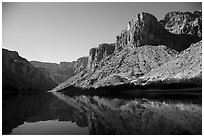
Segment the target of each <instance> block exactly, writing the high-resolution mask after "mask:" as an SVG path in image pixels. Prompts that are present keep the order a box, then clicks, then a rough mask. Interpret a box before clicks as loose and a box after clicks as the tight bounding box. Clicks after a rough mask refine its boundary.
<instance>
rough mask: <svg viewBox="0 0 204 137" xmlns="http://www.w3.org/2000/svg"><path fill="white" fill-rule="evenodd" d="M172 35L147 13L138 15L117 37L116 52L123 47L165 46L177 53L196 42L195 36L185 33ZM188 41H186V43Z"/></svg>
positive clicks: (196, 37) (197, 39)
mask: <svg viewBox="0 0 204 137" xmlns="http://www.w3.org/2000/svg"><path fill="white" fill-rule="evenodd" d="M179 34H181V35H176V34H172V33H170V32H169V31H167V30H166V29H165V28H164V27H163V26H162V24H161V23H160V22H159V21H157V19H156V18H155V17H154V16H153V15H151V14H149V13H144V12H142V13H140V14H138V15H136V16H135V18H134V19H133V20H131V21H130V22H129V23H128V26H127V28H126V29H125V30H123V31H122V33H121V34H120V35H119V36H117V37H116V38H117V40H116V51H121V49H122V48H124V47H127V46H128V47H132V48H134V47H140V46H143V45H146V44H149V45H153V46H157V45H165V46H167V47H169V48H172V49H174V50H177V51H182V50H184V49H186V48H188V47H189V46H190V44H191V43H194V42H198V41H199V40H200V38H199V37H198V36H197V35H187V33H179ZM186 39H188V41H186Z"/></svg>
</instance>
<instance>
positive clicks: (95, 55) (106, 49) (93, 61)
mask: <svg viewBox="0 0 204 137" xmlns="http://www.w3.org/2000/svg"><path fill="white" fill-rule="evenodd" d="M114 50H115V44H113V43H111V44H107V43H103V44H99V46H98V47H97V48H92V49H90V50H89V60H88V69H94V68H95V66H97V64H98V63H99V62H100V61H101V60H102V59H103V58H105V57H107V56H108V55H110V54H112V53H113V52H114Z"/></svg>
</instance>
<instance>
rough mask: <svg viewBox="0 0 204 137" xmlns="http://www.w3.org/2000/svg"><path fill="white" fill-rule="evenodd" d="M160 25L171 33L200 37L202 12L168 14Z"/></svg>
mask: <svg viewBox="0 0 204 137" xmlns="http://www.w3.org/2000/svg"><path fill="white" fill-rule="evenodd" d="M160 22H161V24H162V25H163V26H164V27H165V28H166V29H167V30H168V31H169V32H171V33H174V34H190V35H197V36H198V37H200V38H201V37H202V12H201V11H195V12H193V13H191V12H179V11H177V12H169V13H167V14H166V15H165V17H164V19H163V20H161V21H160Z"/></svg>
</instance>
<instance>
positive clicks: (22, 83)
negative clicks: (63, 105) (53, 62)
mask: <svg viewBox="0 0 204 137" xmlns="http://www.w3.org/2000/svg"><path fill="white" fill-rule="evenodd" d="M56 85H57V84H56V83H54V82H53V81H52V80H51V78H50V77H49V72H48V71H46V70H45V69H43V68H35V67H34V66H33V65H32V64H31V63H29V62H28V61H27V60H26V59H25V58H22V57H21V56H19V54H18V52H16V51H9V50H7V49H2V87H3V94H7V93H20V92H23V93H29V92H30V91H33V92H37V91H46V90H50V89H52V88H53V87H55V86H56Z"/></svg>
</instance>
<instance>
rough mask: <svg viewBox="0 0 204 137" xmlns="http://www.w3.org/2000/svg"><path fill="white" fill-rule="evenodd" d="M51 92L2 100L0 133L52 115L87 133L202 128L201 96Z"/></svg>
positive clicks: (170, 131) (190, 131)
mask: <svg viewBox="0 0 204 137" xmlns="http://www.w3.org/2000/svg"><path fill="white" fill-rule="evenodd" d="M53 94H54V95H53ZM53 94H52V93H43V94H39V95H26V96H19V97H16V98H10V99H9V100H8V99H7V101H3V134H8V133H11V132H12V129H14V128H16V127H17V128H18V126H19V125H22V124H23V123H24V122H28V123H29V122H31V123H33V122H38V121H48V120H56V119H58V121H67V122H70V121H71V122H76V124H77V126H78V127H88V129H89V134H201V131H202V107H201V97H199V98H197V97H196V98H193V99H188V100H187V99H185V100H170V99H163V100H162V99H160V100H157V99H146V98H132V99H130V98H107V97H98V96H84V95H79V96H68V95H65V94H62V93H53ZM198 100H199V101H200V102H199V101H198ZM195 101H196V102H195ZM64 128H66V127H64ZM67 128H69V127H67ZM78 133H80V131H79V132H78ZM45 134H50V133H45ZM62 134H63V133H62ZM64 134H65V133H64ZM66 134H68V133H66Z"/></svg>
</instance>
